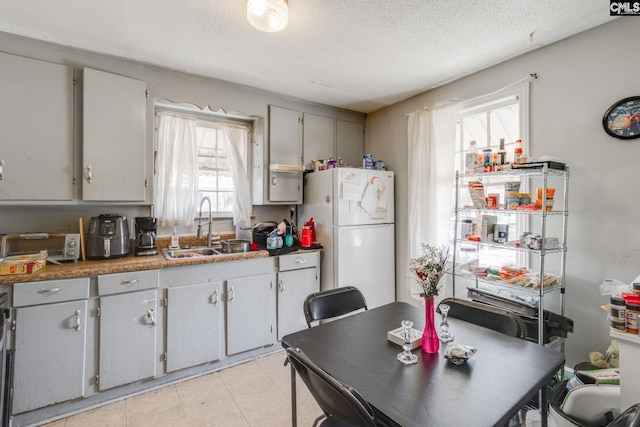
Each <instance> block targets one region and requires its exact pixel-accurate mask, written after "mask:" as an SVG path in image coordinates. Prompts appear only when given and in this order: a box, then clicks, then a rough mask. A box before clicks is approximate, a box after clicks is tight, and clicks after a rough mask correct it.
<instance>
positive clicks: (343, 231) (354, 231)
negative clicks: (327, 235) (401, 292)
mask: <svg viewBox="0 0 640 427" xmlns="http://www.w3.org/2000/svg"><path fill="white" fill-rule="evenodd" d="M336 235H337V236H336V242H335V243H336V244H335V247H334V259H333V262H334V264H333V265H334V275H335V279H336V280H335V287H342V286H355V287H357V288H358V289H360V291H361V292H362V294H363V295H364V297H365V298H366V300H367V305H368V306H369V308H374V307H379V306H381V305H384V304H388V303H390V302H393V301H395V295H396V285H395V274H396V270H395V247H394V225H393V224H380V225H370V226H350V227H337V228H336Z"/></svg>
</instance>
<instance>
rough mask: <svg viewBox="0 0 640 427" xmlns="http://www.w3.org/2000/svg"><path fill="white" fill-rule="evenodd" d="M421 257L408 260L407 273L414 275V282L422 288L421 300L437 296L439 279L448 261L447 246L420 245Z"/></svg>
mask: <svg viewBox="0 0 640 427" xmlns="http://www.w3.org/2000/svg"><path fill="white" fill-rule="evenodd" d="M420 248H421V250H422V256H420V257H418V258H411V259H410V260H409V271H410V272H412V273H414V274H415V275H416V282H418V283H419V284H420V286H421V287H422V292H421V293H420V296H421V297H422V298H433V297H435V296H438V291H439V290H440V287H441V285H440V279H441V278H442V276H443V275H444V273H445V272H446V271H445V267H446V265H447V261H448V260H449V247H448V246H444V245H443V246H440V247H438V246H432V245H427V244H424V243H421V244H420Z"/></svg>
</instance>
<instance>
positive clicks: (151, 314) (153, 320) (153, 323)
mask: <svg viewBox="0 0 640 427" xmlns="http://www.w3.org/2000/svg"><path fill="white" fill-rule="evenodd" d="M154 314H155V311H154V310H153V308H150V309H149V310H147V319H149V321H151V326H156V318H155V317H154Z"/></svg>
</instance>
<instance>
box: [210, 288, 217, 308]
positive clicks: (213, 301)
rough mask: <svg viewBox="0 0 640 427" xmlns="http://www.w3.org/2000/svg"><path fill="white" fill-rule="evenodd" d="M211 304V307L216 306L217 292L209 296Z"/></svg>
mask: <svg viewBox="0 0 640 427" xmlns="http://www.w3.org/2000/svg"><path fill="white" fill-rule="evenodd" d="M211 303H212V304H213V305H218V290H217V289H216V290H215V291H213V295H211Z"/></svg>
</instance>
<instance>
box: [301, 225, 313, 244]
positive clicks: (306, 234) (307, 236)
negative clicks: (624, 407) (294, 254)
mask: <svg viewBox="0 0 640 427" xmlns="http://www.w3.org/2000/svg"><path fill="white" fill-rule="evenodd" d="M300 245H301V246H302V247H303V248H309V247H311V228H310V227H309V226H307V225H305V226H304V227H302V234H301V235H300Z"/></svg>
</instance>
